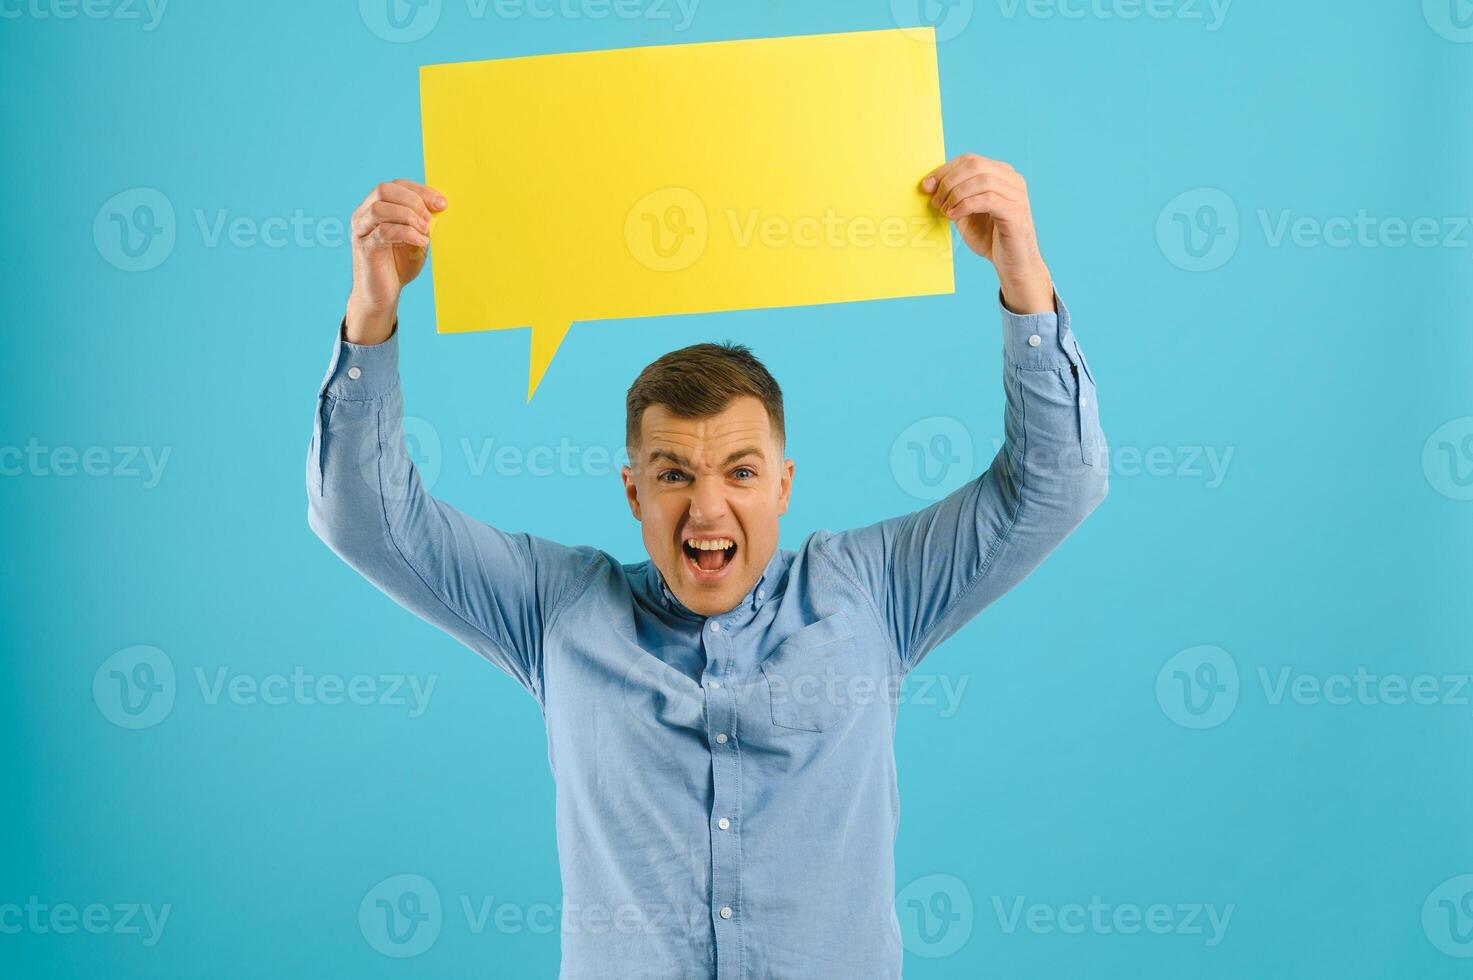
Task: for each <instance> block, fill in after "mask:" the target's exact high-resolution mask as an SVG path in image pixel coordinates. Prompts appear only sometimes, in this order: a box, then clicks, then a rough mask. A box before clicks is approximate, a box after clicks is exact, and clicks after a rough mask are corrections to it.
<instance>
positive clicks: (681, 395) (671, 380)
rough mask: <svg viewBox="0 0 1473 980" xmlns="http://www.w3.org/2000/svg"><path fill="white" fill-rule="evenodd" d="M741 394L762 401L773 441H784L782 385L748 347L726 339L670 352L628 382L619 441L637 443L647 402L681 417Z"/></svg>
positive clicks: (709, 410)
mask: <svg viewBox="0 0 1473 980" xmlns="http://www.w3.org/2000/svg"><path fill="white" fill-rule="evenodd" d="M743 395H751V396H752V397H754V398H756V399H758V400H759V401H761V402H762V407H763V408H765V409H767V418H768V420H769V421H770V422H771V423H772V431H773V432H775V433H777V439H778V442H779V443H785V442H786V441H787V435H786V432H785V430H784V427H783V392H782V389H781V388H779V387H778V384H777V381H776V380H775V379H774V378H773V376H772V375H771V374H769V373H768V371H767V368H766V367H765V366H763V364H762V362H761V361H759V360H757V358H756V357H754V356H753V354H752V351H751V348H749V347H747V346H746V345H744V344H734V343H732V342H731V341H727V342H726V343H724V344H692V345H691V346H689V347H682V348H680V350H674V351H671V352H670V353H668V354H665V355H663V356H662V357H660V358H659V359H658V360H656V361H655V362H654V363H652V364H650V365H649V366H648V367H646V368H645V369H644V370H643V371H641V372H639V377H637V378H635V379H634V384H632V385H630V386H629V395H628V397H627V398H626V399H625V402H624V404H625V409H626V414H625V422H624V441H625V443H626V444H627V446H628V448H630V449H633V448H634V447H635V446H636V445H638V443H639V425H640V421H641V420H642V419H643V418H644V410H645V409H647V408H649V407H650V406H651V405H663V406H664V407H665V408H667V409H669V410H670V412H671V413H672V414H674V415H678V416H680V417H681V418H687V419H698V418H705V417H706V416H709V415H716V414H718V413H720V412H721V410H722V409H724V408H726V406H727V405H728V404H729V403H730V402H731V400H732V399H733V398H740V397H741V396H743Z"/></svg>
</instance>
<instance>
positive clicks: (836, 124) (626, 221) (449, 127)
mask: <svg viewBox="0 0 1473 980" xmlns="http://www.w3.org/2000/svg"><path fill="white" fill-rule="evenodd" d="M420 98H421V109H422V113H423V120H424V153H425V178H426V180H427V182H428V183H429V184H430V185H431V186H433V187H436V188H438V189H439V190H441V191H442V192H444V194H445V196H446V197H447V198H448V199H449V201H450V207H449V208H448V209H447V210H446V211H445V212H444V213H443V214H441V215H440V216H438V217H437V218H436V219H435V222H434V225H433V228H432V230H431V235H430V237H431V241H432V259H431V263H432V268H433V275H434V284H435V306H436V317H437V321H438V329H439V331H440V332H441V333H453V332H462V331H468V330H504V329H509V328H514V327H531V328H532V362H531V371H530V375H529V378H528V384H527V398H528V400H530V399H531V397H532V393H533V392H534V391H536V389H537V385H538V383H539V382H540V381H541V380H542V376H543V374H544V373H545V372H546V370H547V366H548V364H550V363H551V361H552V357H553V355H554V354H555V353H556V351H557V348H558V345H559V344H560V343H561V342H562V340H563V337H564V336H565V335H566V333H567V330H568V327H569V326H570V325H571V324H572V323H573V322H574V321H584V320H608V319H616V318H621V317H635V316H653V315H662V314H672V313H700V312H712V311H717V310H737V309H753V308H758V307H774V306H797V305H804V304H810V303H838V302H846V301H851V300H867V299H882V298H886V297H894V296H923V295H931V294H936V293H950V292H952V291H953V289H954V285H953V280H952V262H951V236H950V228H949V225H948V224H947V222H945V221H944V220H943V219H940V218H939V216H937V215H936V214H935V212H934V211H933V210H932V209H931V208H930V206H929V202H928V198H927V195H925V194H924V193H922V192H921V190H920V187H919V185H920V180H921V178H922V177H924V176H925V175H926V173H928V172H929V171H930V170H931V169H933V168H934V167H936V166H937V165H939V164H940V163H942V162H943V161H944V159H945V156H944V152H945V151H944V146H943V141H942V134H941V95H940V86H939V83H938V81H937V72H936V47H935V40H934V35H933V34H932V33H931V32H930V31H922V30H916V29H906V30H889V31H867V32H861V33H850V34H824V35H815V36H807V37H785V38H768V39H761V40H752V41H722V42H714V43H705V44H684V45H671V46H664V47H650V48H626V49H621V50H616V51H592V52H586V53H578V54H559V55H544V56H539V57H530V58H511V59H506V60H498V61H477V62H466V63H461V64H451V65H426V66H423V67H422V68H421V69H420Z"/></svg>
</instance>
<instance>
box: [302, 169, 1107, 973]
mask: <svg viewBox="0 0 1473 980" xmlns="http://www.w3.org/2000/svg"><path fill="white" fill-rule="evenodd" d="M921 188H922V190H923V191H925V192H926V193H929V194H930V195H931V200H932V202H933V204H934V206H935V207H937V208H938V209H940V211H941V213H942V214H944V215H945V216H946V217H947V218H949V219H950V220H952V221H954V222H955V223H956V226H957V228H958V230H959V231H960V233H961V237H962V239H963V240H964V241H965V242H966V244H967V245H968V246H969V247H970V248H971V249H972V251H974V252H976V253H977V254H979V255H981V256H983V257H984V258H987V259H989V260H990V261H991V262H992V263H993V265H994V266H995V267H996V270H997V274H998V279H999V281H1000V283H1001V287H1002V294H1001V299H1002V303H1003V309H1002V320H1003V362H1004V388H1005V391H1006V396H1007V414H1006V440H1005V444H1004V446H1003V448H1002V451H1001V452H999V453H998V455H997V458H996V459H995V460H993V462H992V464H991V466H990V467H989V469H988V470H987V471H986V472H985V473H983V474H982V475H981V476H980V477H979V478H977V479H976V480H973V481H972V482H971V483H969V484H967V485H966V486H964V487H962V488H960V489H959V490H957V491H955V492H954V493H952V494H951V495H950V496H948V497H946V498H945V499H943V500H941V501H938V502H937V503H935V504H933V505H932V506H930V507H927V508H925V509H923V510H920V511H917V512H915V513H913V514H908V515H906V516H903V517H898V518H895V519H892V520H888V521H884V522H882V523H879V524H875V525H873V526H870V527H865V528H861V529H859V530H853V531H844V532H841V533H837V534H834V533H828V532H817V533H815V534H812V535H810V536H809V537H808V538H807V539H806V540H805V541H804V542H803V543H802V545H801V546H800V547H799V548H798V550H797V551H783V550H780V549H779V548H778V518H779V517H780V516H781V515H782V514H783V513H784V511H786V509H787V506H788V499H789V495H790V493H791V491H792V481H793V461H792V460H790V459H786V458H785V457H784V435H783V433H784V429H783V404H782V394H781V391H780V389H779V387H778V385H777V383H776V382H775V381H774V380H773V379H772V377H771V376H770V375H769V374H768V372H767V370H766V369H765V368H764V367H763V366H762V365H761V363H759V362H758V361H757V360H756V358H754V357H753V356H752V355H751V354H750V352H748V351H747V350H746V348H743V347H738V346H732V345H725V346H718V345H713V344H698V345H696V346H694V347H687V348H685V349H683V350H678V351H675V352H673V353H670V354H666V355H665V356H664V357H661V358H660V359H659V360H657V361H655V362H654V363H653V364H651V365H650V366H649V367H647V368H645V369H644V371H643V372H642V373H641V374H640V376H639V378H638V379H637V380H636V381H635V382H634V385H633V386H632V387H631V388H630V389H629V395H628V404H627V438H628V448H629V456H630V465H629V466H627V467H625V468H624V469H623V471H622V475H623V481H624V491H625V494H626V496H627V497H628V503H629V509H630V511H631V513H632V514H633V515H634V518H635V519H636V520H638V521H639V522H640V524H641V525H642V528H643V537H644V544H645V547H646V549H647V550H648V551H649V555H650V558H649V560H648V561H643V562H640V563H638V564H633V565H624V564H621V563H620V562H619V561H618V560H617V559H615V558H614V557H612V556H611V555H608V554H606V553H604V552H602V551H598V550H596V549H594V548H588V547H580V548H570V547H565V546H563V545H559V544H554V543H553V542H551V541H547V540H544V539H542V538H540V537H534V536H532V535H529V534H524V533H509V532H506V531H501V530H498V529H496V528H493V527H489V526H487V525H485V524H481V523H479V522H477V521H475V520H473V519H472V518H470V517H467V516H465V515H464V514H462V513H460V512H459V511H457V510H455V509H453V508H451V507H449V506H447V505H446V504H443V503H441V502H439V501H437V500H434V499H433V498H431V497H430V496H428V495H427V494H426V493H425V491H424V489H423V488H422V487H421V485H420V483H419V478H418V476H417V474H416V473H415V471H414V467H413V466H412V464H411V463H410V461H409V459H408V458H407V456H406V454H405V452H404V446H403V436H402V431H401V428H400V419H401V415H402V411H403V404H402V399H401V395H400V391H399V383H398V375H397V368H396V361H397V356H398V355H397V348H396V345H395V338H394V334H395V329H396V326H397V318H396V309H397V303H398V298H399V292H400V289H401V288H402V287H403V286H404V285H405V284H406V283H408V282H409V281H411V280H412V279H414V278H415V276H416V275H418V273H419V271H420V269H421V268H422V267H423V265H424V261H425V249H426V248H427V246H428V244H429V239H428V236H427V233H428V230H429V217H430V215H431V213H433V212H436V211H439V210H442V209H444V208H445V207H447V206H448V204H447V202H446V201H445V199H444V198H443V197H442V196H441V195H440V194H439V193H438V192H437V191H435V190H434V189H432V188H429V187H424V186H421V185H419V184H415V183H411V182H409V181H405V180H400V181H395V182H393V183H388V184H383V185H381V186H379V187H378V188H376V189H375V190H374V191H373V192H372V193H371V194H370V195H369V196H368V198H367V199H366V200H365V201H364V202H363V205H362V206H361V207H360V208H359V209H358V211H357V212H356V213H355V214H354V218H353V289H352V293H351V295H350V297H349V300H348V306H347V315H346V317H345V319H344V322H343V324H342V326H341V328H340V331H341V333H340V337H339V339H338V341H337V345H336V348H335V351H334V354H333V359H332V365H331V367H330V368H329V370H328V373H327V378H326V380H325V381H324V383H323V386H322V390H321V392H320V393H319V397H318V407H317V422H316V428H315V432H314V437H313V440H312V445H311V449H310V451H309V455H308V459H307V484H308V493H309V499H310V508H309V519H310V523H311V526H312V528H313V530H314V531H315V532H316V533H317V534H318V535H319V536H320V537H321V538H322V539H323V540H324V541H326V542H327V544H328V545H329V546H331V547H332V549H333V550H334V551H336V552H337V553H338V554H339V555H341V556H342V557H343V558H344V560H346V561H347V562H348V563H349V564H350V565H352V566H353V567H354V568H356V569H357V570H358V571H359V572H360V573H362V574H363V575H364V576H365V577H366V578H368V579H369V580H370V581H371V582H373V583H374V584H375V585H377V586H378V587H379V588H380V589H382V590H383V591H384V592H386V593H388V594H389V595H390V596H391V597H392V598H393V599H394V600H395V601H397V602H399V603H400V604H401V605H403V606H405V607H406V608H408V609H410V610H412V611H413V612H415V613H416V614H418V615H419V616H421V617H423V618H424V619H426V620H428V621H429V622H430V623H433V624H434V625H436V626H438V627H440V628H441V629H443V630H445V631H446V632H448V633H450V634H451V635H453V636H455V637H456V638H457V639H459V640H460V641H461V642H463V643H464V644H466V645H467V646H469V647H470V648H471V649H473V650H474V651H476V652H477V653H479V654H481V655H482V656H483V657H485V658H486V659H487V660H490V661H491V662H492V663H493V664H495V665H496V666H498V667H500V668H501V669H502V670H504V671H506V672H507V673H508V674H510V675H511V676H512V677H514V678H516V680H517V681H518V682H519V683H520V684H521V685H522V686H523V687H524V688H526V689H527V691H528V692H530V693H531V695H532V696H533V697H534V698H536V699H537V702H538V704H539V705H540V706H541V709H542V713H543V717H544V719H545V722H546V727H547V735H548V757H549V761H550V762H551V764H552V769H553V775H554V779H555V783H556V787H557V814H556V819H557V840H558V855H559V859H560V863H561V870H562V880H563V928H562V952H563V962H562V972H561V976H562V977H564V978H569V980H571V978H578V980H583V978H611V980H612V978H617V980H634V978H655V980H689V978H698V977H711V978H720V980H738V978H741V980H793V978H826V980H827V978H833V980H868V978H894V977H899V976H900V966H901V959H902V956H901V942H900V931H899V927H898V923H897V920H896V917H895V913H894V908H893V900H894V849H893V845H894V837H895V832H896V827H897V821H898V798H897V793H896V777H895V758H894V752H893V732H894V727H893V726H894V722H895V715H896V698H895V697H894V696H893V695H894V689H895V686H896V685H897V684H898V683H899V681H900V680H901V679H902V678H903V677H904V676H905V674H906V673H907V672H908V671H909V670H911V668H913V667H914V666H915V665H916V664H917V663H918V662H919V661H920V660H921V658H922V657H924V656H925V655H926V654H927V653H928V652H929V651H930V650H932V649H933V648H934V647H935V646H936V645H937V644H939V643H940V642H941V641H942V640H943V639H945V638H946V637H947V636H949V635H950V634H952V633H953V632H955V631H956V630H957V629H958V628H960V627H961V626H962V625H963V624H964V623H966V622H967V621H968V620H969V619H971V618H972V617H973V616H975V615H976V614H977V613H978V612H980V611H981V610H982V609H983V608H984V607H985V606H987V605H988V603H990V602H991V601H992V600H994V599H996V598H997V597H998V596H999V595H1001V594H1002V593H1003V592H1005V591H1007V590H1008V589H1009V588H1011V587H1012V586H1013V585H1014V584H1015V583H1017V582H1018V581H1019V580H1020V579H1022V578H1023V576H1024V575H1026V574H1027V573H1028V572H1029V571H1031V570H1032V569H1033V568H1034V567H1035V566H1036V565H1037V564H1038V563H1039V562H1040V561H1041V560H1042V559H1043V558H1044V556H1045V555H1047V554H1048V553H1049V552H1050V551H1051V550H1052V549H1053V548H1054V547H1055V546H1056V545H1058V544H1059V542H1060V541H1062V540H1063V539H1064V537H1065V536H1067V535H1068V534H1069V532H1070V531H1071V530H1073V528H1074V527H1075V526H1077V525H1078V524H1079V522H1080V521H1082V520H1083V519H1084V518H1085V516H1087V515H1088V514H1089V513H1090V511H1091V510H1093V509H1094V507H1095V506H1096V505H1097V504H1098V503H1099V502H1100V500H1101V499H1102V498H1103V497H1104V495H1105V486H1106V474H1105V465H1104V453H1105V444H1104V438H1103V436H1102V434H1101V432H1100V427H1099V421H1098V415H1097V411H1096V405H1095V395H1094V381H1093V378H1092V376H1091V374H1090V371H1089V367H1088V366H1087V365H1086V363H1085V361H1084V357H1083V355H1082V354H1081V353H1080V350H1079V345H1078V344H1077V343H1076V341H1075V339H1074V335H1073V333H1072V332H1071V331H1070V329H1069V317H1068V313H1067V312H1066V311H1065V309H1064V307H1063V306H1062V304H1059V303H1058V300H1057V298H1056V296H1055V295H1054V290H1053V284H1052V281H1051V279H1050V276H1049V272H1048V269H1047V267H1046V266H1045V264H1044V262H1043V259H1042V257H1041V255H1040V253H1039V250H1038V244H1037V241H1036V238H1035V236H1034V231H1033V221H1032V216H1031V213H1030V208H1029V204H1028V195H1027V190H1026V188H1025V186H1024V183H1023V179H1022V178H1021V177H1020V176H1019V175H1018V174H1017V172H1016V171H1014V170H1013V168H1012V167H1010V166H1008V165H1007V164H1004V163H999V162H996V161H993V160H988V159H985V158H983V157H979V156H975V155H972V154H966V155H963V156H960V157H957V158H956V159H954V160H952V161H950V162H949V163H946V164H943V165H942V166H940V167H938V168H937V169H936V170H934V171H933V172H932V173H930V174H929V175H927V176H926V177H925V178H924V179H923V180H922V183H921ZM503 762H504V760H494V764H498V765H500V764H503Z"/></svg>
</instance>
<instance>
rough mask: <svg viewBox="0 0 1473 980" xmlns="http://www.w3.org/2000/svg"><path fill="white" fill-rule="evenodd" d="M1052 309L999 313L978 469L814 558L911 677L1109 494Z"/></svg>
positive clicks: (1089, 378)
mask: <svg viewBox="0 0 1473 980" xmlns="http://www.w3.org/2000/svg"><path fill="white" fill-rule="evenodd" d="M1055 310H1056V312H1054V313H1038V314H1030V315H1026V316H1025V315H1019V314H1015V313H1012V312H1010V311H1009V310H1008V309H1007V308H1006V307H1002V326H1003V390H1004V393H1005V395H1006V400H1007V403H1006V413H1005V417H1004V441H1003V445H1002V448H1001V449H1000V450H999V451H998V453H997V456H996V457H995V458H994V459H993V460H992V463H991V465H990V466H988V468H987V470H986V471H985V472H983V473H982V475H981V476H979V477H978V478H976V479H975V480H972V481H971V482H970V483H967V484H966V485H964V486H962V487H960V488H958V489H957V490H956V491H954V492H953V493H951V494H950V495H948V496H947V497H945V498H943V499H941V500H938V501H937V502H936V503H934V504H932V505H931V506H929V507H926V508H924V509H922V510H918V511H916V512H914V513H911V514H906V515H904V516H902V517H896V518H892V519H890V520H887V521H882V522H880V523H878V524H873V525H871V526H869V527H864V528H859V529H856V530H851V531H843V532H839V533H836V534H828V535H826V536H824V537H823V539H822V540H821V541H820V542H819V547H820V548H821V549H822V551H823V553H825V554H827V555H828V556H829V557H830V559H831V560H832V561H833V562H834V563H835V564H836V565H837V566H838V568H839V570H840V571H841V572H842V573H843V574H845V575H846V576H848V577H849V578H850V579H851V580H852V582H853V584H854V585H855V586H857V587H858V588H859V589H860V590H861V591H862V592H863V593H864V594H865V596H866V598H867V599H868V600H869V601H870V602H871V603H872V604H873V607H874V609H875V612H876V614H877V615H878V616H879V618H880V620H881V622H882V623H884V625H885V627H886V629H887V630H888V631H889V633H890V635H891V637H892V639H893V642H894V645H895V650H896V652H897V654H898V656H899V659H900V669H901V672H902V673H903V672H906V671H909V670H910V669H911V668H913V667H914V666H915V665H916V664H917V663H919V662H920V661H921V659H922V658H923V657H925V656H926V654H927V653H929V652H930V651H931V650H933V649H935V647H936V646H937V645H938V644H939V643H941V641H942V640H944V639H946V638H947V637H948V636H950V635H951V634H952V633H955V632H956V631H957V630H958V629H960V628H961V627H962V626H963V625H964V624H965V623H966V622H967V621H968V620H970V619H971V618H972V617H973V616H975V615H977V614H978V613H979V612H981V611H982V610H983V609H984V608H986V607H987V606H988V605H989V604H990V603H991V602H992V601H993V600H994V599H996V598H998V597H999V596H1001V595H1002V594H1003V593H1004V592H1006V591H1007V590H1008V589H1010V588H1012V587H1013V586H1014V585H1016V584H1017V583H1018V582H1019V581H1021V580H1022V579H1023V578H1024V576H1026V575H1027V574H1028V573H1029V572H1031V571H1032V570H1033V569H1034V568H1036V567H1037V566H1038V564H1039V563H1040V562H1042V561H1043V559H1044V558H1045V557H1046V556H1047V555H1048V554H1049V552H1051V551H1053V549H1054V548H1055V547H1057V546H1058V545H1059V543H1060V542H1062V541H1063V540H1064V538H1065V537H1067V536H1068V535H1069V533H1070V532H1071V531H1073V530H1074V528H1075V527H1077V526H1078V525H1079V524H1080V522H1082V521H1083V520H1084V518H1085V517H1087V516H1088V515H1089V514H1090V512H1091V511H1093V510H1094V508H1095V507H1096V506H1098V505H1099V503H1100V501H1101V500H1103V499H1104V497H1105V493H1106V490H1107V482H1108V481H1107V466H1106V445H1105V437H1104V434H1103V432H1102V431H1101V429H1100V419H1099V405H1098V403H1097V398H1096V393H1095V382H1094V376H1093V375H1092V374H1091V373H1090V369H1089V366H1088V365H1087V364H1086V363H1085V360H1084V354H1083V352H1082V351H1081V350H1080V347H1079V343H1078V341H1077V340H1076V339H1075V337H1074V333H1073V331H1072V330H1071V329H1070V325H1069V312H1068V310H1067V309H1066V308H1065V306H1064V304H1063V303H1062V302H1061V301H1059V300H1058V298H1057V297H1055Z"/></svg>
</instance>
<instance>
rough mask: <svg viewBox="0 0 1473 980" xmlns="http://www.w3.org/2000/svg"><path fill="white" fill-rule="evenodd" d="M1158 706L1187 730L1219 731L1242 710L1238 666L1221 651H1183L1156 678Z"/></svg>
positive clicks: (1208, 647) (1215, 648)
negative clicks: (1220, 726) (1234, 712)
mask: <svg viewBox="0 0 1473 980" xmlns="http://www.w3.org/2000/svg"><path fill="white" fill-rule="evenodd" d="M1156 702H1157V703H1158V704H1160V705H1161V710H1162V712H1164V713H1165V715H1166V717H1167V718H1170V719H1171V720H1172V721H1174V722H1176V723H1177V724H1178V725H1180V726H1182V727H1183V728H1194V729H1204V728H1216V727H1217V726H1218V725H1221V724H1222V723H1223V722H1225V721H1227V720H1228V718H1229V717H1231V716H1232V713H1233V710H1234V709H1235V708H1236V707H1237V706H1238V664H1237V662H1236V661H1235V660H1233V656H1232V654H1230V653H1228V652H1227V651H1226V650H1224V649H1222V648H1221V647H1214V646H1197V647H1191V648H1189V649H1186V650H1183V651H1181V652H1180V653H1178V654H1177V655H1176V656H1174V657H1172V658H1171V659H1170V660H1168V661H1166V663H1165V664H1164V665H1162V667H1161V671H1160V673H1158V674H1157V675H1156Z"/></svg>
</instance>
